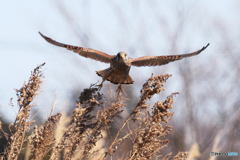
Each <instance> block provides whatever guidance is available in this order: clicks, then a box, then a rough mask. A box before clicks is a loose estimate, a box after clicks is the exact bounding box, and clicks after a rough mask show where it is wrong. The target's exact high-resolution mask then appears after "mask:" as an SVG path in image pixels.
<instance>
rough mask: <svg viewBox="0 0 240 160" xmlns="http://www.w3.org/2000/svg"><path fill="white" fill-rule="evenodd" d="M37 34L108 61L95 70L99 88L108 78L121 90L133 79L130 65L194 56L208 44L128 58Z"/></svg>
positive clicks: (57, 44)
mask: <svg viewBox="0 0 240 160" xmlns="http://www.w3.org/2000/svg"><path fill="white" fill-rule="evenodd" d="M39 34H40V35H41V36H42V37H43V38H44V39H45V40H46V41H47V42H49V43H51V44H53V45H56V46H59V47H64V48H67V49H68V50H71V51H73V52H76V53H78V54H79V55H81V56H83V57H86V58H91V59H94V60H97V61H101V62H104V63H110V67H109V68H107V69H105V70H101V71H96V72H97V74H98V75H99V76H101V77H102V79H103V81H102V83H101V84H100V85H99V87H100V88H101V87H102V85H103V82H104V81H105V80H108V81H110V82H112V83H114V84H120V85H119V87H118V90H119V91H122V89H121V84H133V82H134V81H133V80H132V78H131V77H130V75H129V71H130V68H131V65H133V66H137V67H141V66H160V65H164V64H167V63H169V62H173V61H176V60H180V59H182V58H187V57H191V56H195V55H197V54H199V53H201V52H202V51H203V50H205V49H206V48H207V47H208V45H209V44H207V45H206V46H205V47H203V48H202V49H200V50H198V51H196V52H193V53H189V54H181V55H169V56H146V57H139V58H130V57H128V56H127V54H126V53H125V52H119V53H118V54H117V55H108V54H106V53H104V52H101V51H98V50H94V49H90V48H83V47H77V46H72V45H67V44H63V43H59V42H57V41H54V40H52V39H51V38H48V37H46V36H44V35H43V34H41V33H40V32H39Z"/></svg>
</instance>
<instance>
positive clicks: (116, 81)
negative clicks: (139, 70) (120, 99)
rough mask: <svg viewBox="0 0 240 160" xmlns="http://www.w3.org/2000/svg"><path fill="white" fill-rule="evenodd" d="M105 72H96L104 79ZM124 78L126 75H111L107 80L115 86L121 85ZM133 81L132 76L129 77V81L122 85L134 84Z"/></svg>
mask: <svg viewBox="0 0 240 160" xmlns="http://www.w3.org/2000/svg"><path fill="white" fill-rule="evenodd" d="M106 70H107V69H105V70H101V71H96V73H97V75H98V76H100V77H102V75H103V73H104V72H105V71H106ZM123 78H124V75H111V76H110V77H109V78H108V79H107V80H108V81H110V82H111V83H114V84H119V83H121V80H122V79H123ZM133 82H134V81H133V79H132V78H131V76H129V75H128V77H127V79H126V80H125V81H124V82H123V83H122V84H133Z"/></svg>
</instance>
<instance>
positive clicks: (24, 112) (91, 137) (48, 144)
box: [0, 63, 188, 160]
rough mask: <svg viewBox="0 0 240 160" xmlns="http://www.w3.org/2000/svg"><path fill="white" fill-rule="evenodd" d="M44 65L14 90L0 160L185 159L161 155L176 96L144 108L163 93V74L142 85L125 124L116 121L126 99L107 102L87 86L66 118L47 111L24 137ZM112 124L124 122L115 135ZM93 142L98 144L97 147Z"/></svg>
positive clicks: (179, 154)
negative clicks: (13, 111) (12, 114)
mask: <svg viewBox="0 0 240 160" xmlns="http://www.w3.org/2000/svg"><path fill="white" fill-rule="evenodd" d="M44 64H45V63H43V64H41V65H39V66H37V67H36V68H35V69H34V71H33V72H32V74H31V77H30V79H29V81H28V83H24V85H23V87H22V88H20V89H18V90H16V93H17V96H18V106H19V111H18V114H17V117H16V120H15V122H14V123H13V124H11V125H10V126H9V127H10V129H11V134H10V135H8V134H7V133H6V132H4V131H3V130H2V131H3V132H4V133H5V134H4V135H5V137H6V139H7V141H8V144H7V146H6V148H5V151H4V153H2V154H1V158H0V159H19V156H20V154H24V155H25V159H35V160H37V159H51V160H55V159H64V160H68V159H129V160H130V159H166V160H167V159H174V160H177V159H186V158H187V155H188V153H187V152H179V153H178V154H177V155H175V156H172V153H171V152H170V153H168V154H166V155H163V154H162V152H161V151H162V149H163V148H167V147H168V144H169V143H170V141H169V140H168V139H167V136H168V135H169V134H170V133H171V130H173V127H171V126H169V125H168V122H169V120H171V119H172V117H173V115H174V113H173V112H171V109H172V108H173V103H174V98H173V97H174V95H176V94H178V93H172V94H171V95H170V96H168V97H167V98H166V99H165V100H164V101H157V102H156V103H155V104H154V106H150V105H149V104H148V103H147V102H148V101H150V100H151V98H152V97H153V96H154V95H157V94H160V93H161V92H162V91H163V90H164V88H163V87H164V83H165V82H166V81H167V80H168V78H169V77H171V75H168V74H166V75H158V76H153V75H152V76H151V77H150V78H149V79H148V80H147V81H146V82H145V83H144V84H143V87H142V89H141V91H140V92H141V96H140V98H139V101H138V103H137V104H136V105H135V106H133V107H132V108H133V110H132V112H131V113H130V114H129V116H128V117H127V118H126V119H125V120H123V119H122V118H121V113H122V112H123V110H124V108H125V107H126V101H127V100H128V99H127V97H123V96H117V95H115V100H114V101H113V102H109V101H108V100H107V99H106V97H105V96H104V94H103V93H100V92H99V90H98V88H97V87H96V86H95V85H91V86H90V87H89V88H86V89H84V90H83V92H82V93H81V94H80V96H79V100H78V102H77V103H76V108H75V109H74V111H73V112H72V115H71V117H69V118H67V117H66V116H62V114H61V113H57V114H55V115H52V111H51V114H50V115H49V117H48V119H47V120H46V122H45V123H44V124H43V125H42V126H37V125H35V126H34V128H33V131H32V132H31V133H30V135H29V136H27V135H26V133H27V132H30V127H31V126H33V125H34V121H33V120H30V119H29V115H30V111H31V109H32V107H33V106H34V103H33V100H34V98H35V97H36V95H38V94H39V92H40V86H41V84H42V79H43V78H44V76H43V73H42V71H41V68H42V66H43V65H44ZM129 101H131V99H130V100H129ZM61 117H64V119H69V123H65V124H63V125H61V124H62V123H61V121H62V120H64V119H61ZM114 121H124V122H123V123H122V126H118V127H117V128H118V131H117V133H116V135H114V134H113V133H112V129H111V128H112V125H113V124H114V123H113V122H114ZM0 124H1V123H0ZM132 124H135V125H132ZM127 126H128V127H127ZM130 126H132V127H130ZM126 128H127V129H126ZM124 129H125V130H124ZM126 130H127V132H126ZM0 138H1V137H0ZM104 138H105V139H108V143H107V141H101V140H103V139H104ZM99 142H102V143H104V144H102V145H101V147H97V145H99V144H98V143H99ZM129 142H131V143H130V144H131V146H130V149H127V150H125V147H124V146H125V145H123V144H124V143H127V144H129ZM118 150H124V154H123V155H121V157H119V156H118V155H117V154H115V153H116V152H117V151H118Z"/></svg>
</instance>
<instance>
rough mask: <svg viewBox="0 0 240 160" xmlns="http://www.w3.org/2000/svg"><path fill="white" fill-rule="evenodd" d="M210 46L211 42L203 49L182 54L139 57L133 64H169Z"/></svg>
mask: <svg viewBox="0 0 240 160" xmlns="http://www.w3.org/2000/svg"><path fill="white" fill-rule="evenodd" d="M208 46H209V43H208V44H207V45H206V46H205V47H203V48H202V49H200V50H198V51H196V52H193V53H188V54H181V55H169V56H146V57H139V58H134V59H132V65H133V66H138V67H141V66H160V65H164V64H167V63H169V62H173V61H176V60H180V59H182V58H186V57H191V56H195V55H197V54H199V53H201V52H202V51H203V50H205V49H206V48H207V47H208Z"/></svg>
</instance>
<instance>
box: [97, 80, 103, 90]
mask: <svg viewBox="0 0 240 160" xmlns="http://www.w3.org/2000/svg"><path fill="white" fill-rule="evenodd" d="M103 82H104V81H102V83H101V84H99V85H97V86H98V89H99V90H101V88H102V86H103Z"/></svg>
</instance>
